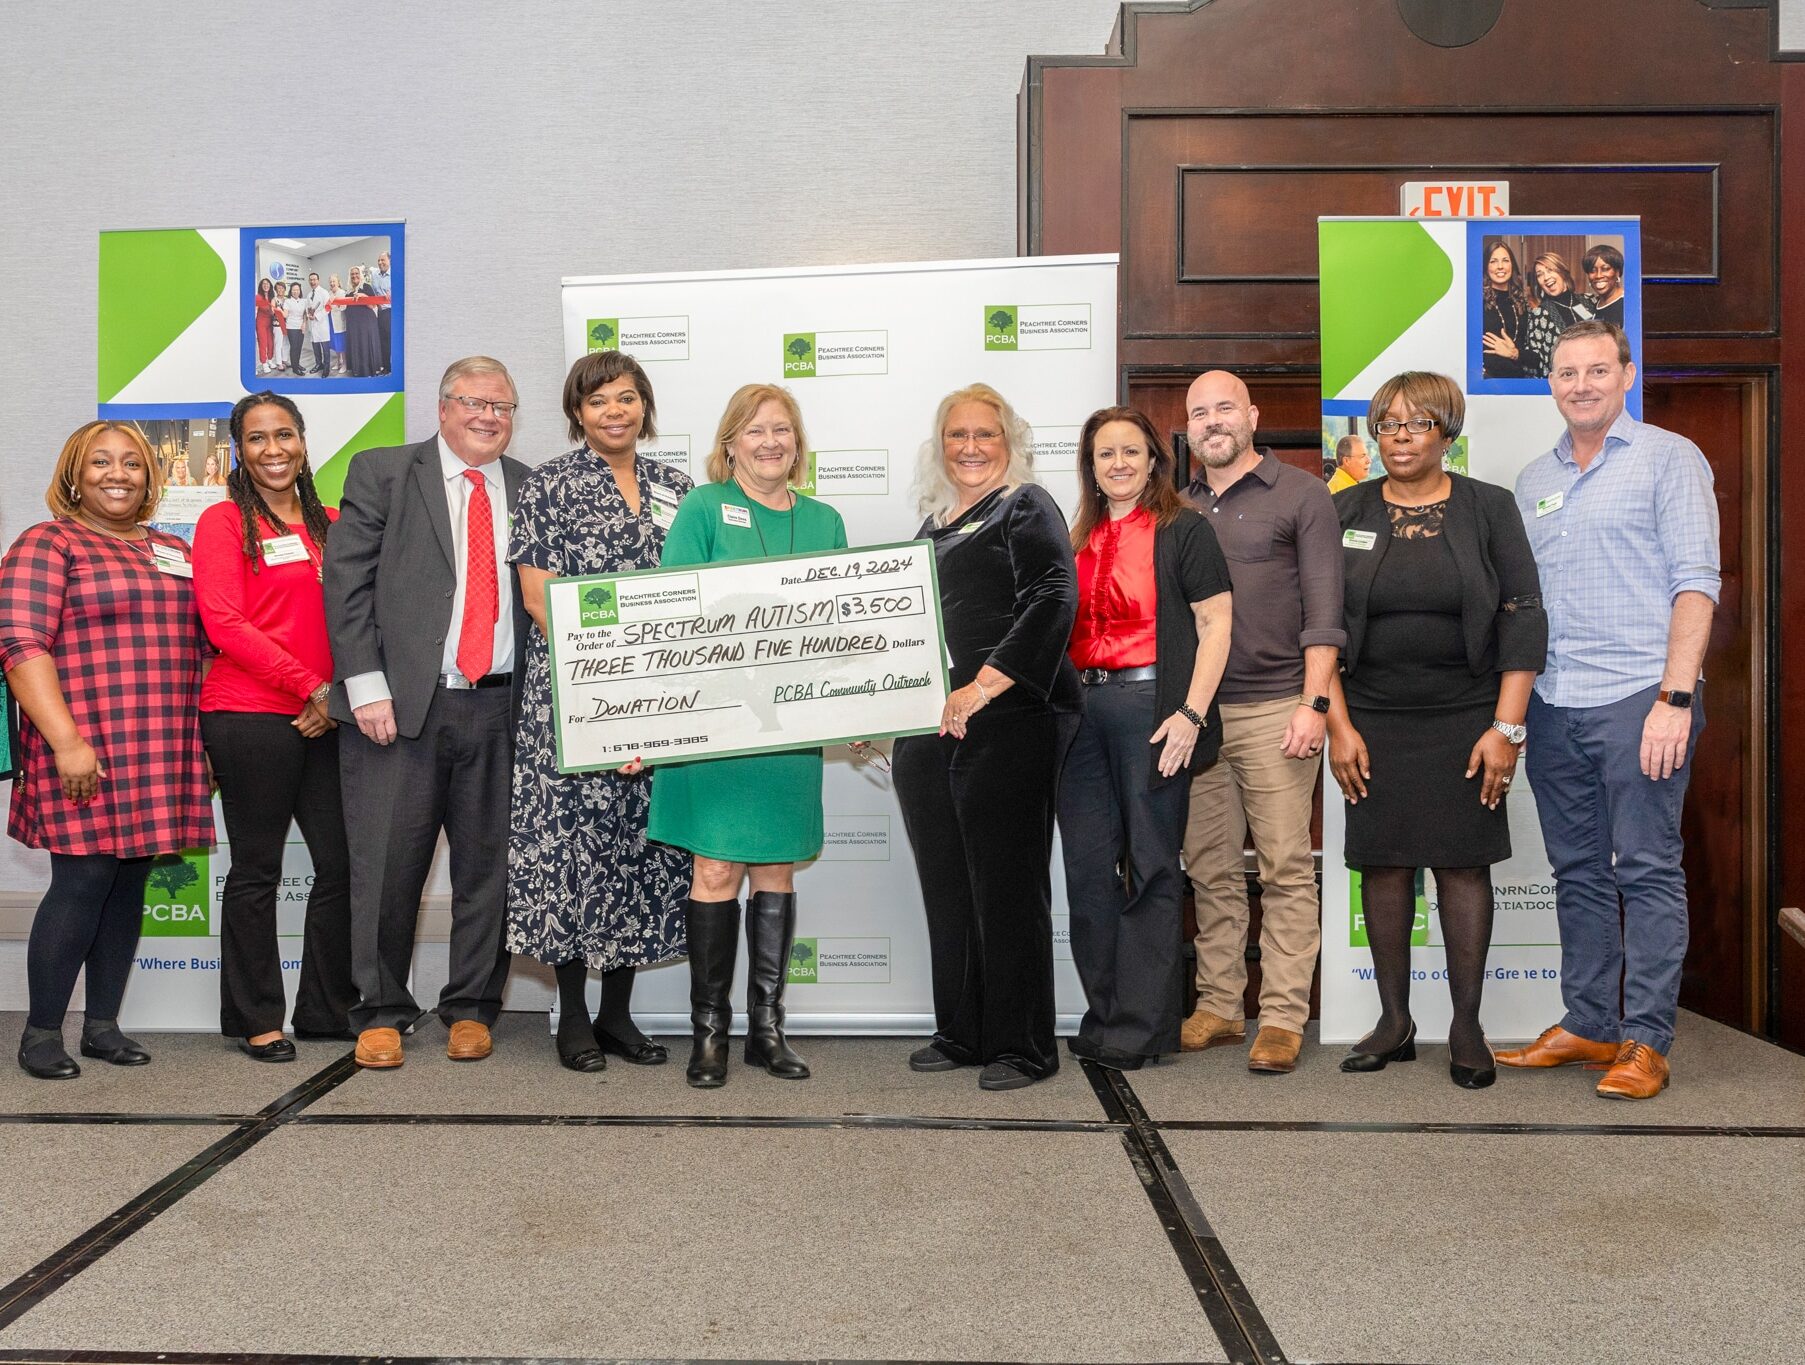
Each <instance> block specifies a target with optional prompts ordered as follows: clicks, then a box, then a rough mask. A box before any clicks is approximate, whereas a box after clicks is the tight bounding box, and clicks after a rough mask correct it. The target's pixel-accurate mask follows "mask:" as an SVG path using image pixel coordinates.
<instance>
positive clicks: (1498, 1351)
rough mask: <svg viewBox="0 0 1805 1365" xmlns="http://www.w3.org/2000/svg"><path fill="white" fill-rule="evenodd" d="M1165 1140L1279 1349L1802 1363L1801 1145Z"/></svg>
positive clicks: (1804, 1149) (1633, 1362) (1484, 1362)
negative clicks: (1251, 1294) (1280, 1347)
mask: <svg viewBox="0 0 1805 1365" xmlns="http://www.w3.org/2000/svg"><path fill="white" fill-rule="evenodd" d="M1166 1141H1167V1142H1168V1144H1169V1145H1170V1146H1171V1148H1172V1152H1173V1155H1174V1156H1175V1157H1176V1159H1177V1160H1178V1162H1179V1165H1180V1166H1181V1167H1182V1168H1183V1169H1184V1171H1185V1172H1186V1175H1187V1177H1188V1179H1189V1181H1190V1183H1191V1185H1192V1187H1193V1190H1194V1192H1195V1193H1196V1195H1197V1197H1198V1198H1199V1200H1200V1201H1201V1202H1202V1204H1203V1206H1204V1207H1205V1208H1206V1209H1207V1210H1208V1212H1209V1216H1210V1219H1211V1221H1212V1222H1213V1223H1214V1225H1215V1227H1216V1231H1217V1233H1218V1235H1219V1236H1220V1237H1221V1238H1222V1241H1223V1244H1224V1246H1225V1247H1226V1249H1227V1251H1228V1253H1229V1255H1230V1256H1231V1257H1232V1258H1233V1260H1234V1262H1235V1265H1236V1268H1237V1269H1238V1270H1239V1271H1240V1273H1241V1276H1242V1278H1243V1279H1244V1280H1245V1281H1246V1282H1247V1285H1248V1288H1249V1289H1250V1290H1251V1291H1252V1293H1253V1296H1254V1299H1255V1301H1256V1302H1257V1303H1258V1304H1259V1305H1260V1308H1261V1309H1262V1311H1263V1312H1264V1314H1265V1316H1266V1320H1267V1322H1268V1324H1269V1325H1270V1326H1271V1327H1272V1329H1273V1330H1274V1332H1275V1333H1276V1334H1277V1336H1278V1339H1279V1341H1280V1342H1281V1343H1282V1344H1283V1346H1284V1347H1285V1349H1286V1351H1287V1352H1288V1353H1289V1355H1290V1356H1291V1358H1292V1359H1293V1360H1312V1361H1459V1362H1463V1365H1491V1363H1492V1362H1496V1363H1497V1365H1522V1362H1525V1361H1533V1362H1536V1365H1565V1363H1566V1362H1571V1363H1572V1365H1651V1362H1661V1363H1662V1365H1666V1363H1667V1362H1674V1361H1688V1362H1694V1361H1696V1362H1701V1363H1704V1362H1708V1363H1709V1365H1742V1363H1743V1362H1747V1365H1779V1362H1796V1361H1798V1360H1800V1359H1801V1358H1805V1345H1802V1344H1801V1343H1805V1303H1802V1301H1801V1298H1800V1295H1799V1278H1798V1277H1799V1267H1800V1265H1801V1264H1805V1179H1802V1178H1801V1173H1802V1172H1805V1140H1793V1139H1767V1140H1751V1139H1746V1138H1662V1137H1626V1138H1601V1137H1586V1138H1573V1137H1566V1136H1560V1137H1452V1136H1444V1135H1405V1134H1382V1135H1372V1136H1367V1135H1349V1134H1317V1133H1312V1134H1269V1133H1258V1134H1255V1133H1169V1134H1167V1136H1166Z"/></svg>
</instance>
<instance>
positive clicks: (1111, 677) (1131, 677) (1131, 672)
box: [1078, 664, 1158, 686]
mask: <svg viewBox="0 0 1805 1365" xmlns="http://www.w3.org/2000/svg"><path fill="white" fill-rule="evenodd" d="M1157 673H1158V669H1157V668H1156V667H1155V666H1154V665H1153V664H1142V665H1141V666H1140V667H1139V668H1084V669H1080V670H1079V672H1078V681H1079V682H1081V683H1085V684H1088V685H1090V686H1095V685H1096V684H1098V683H1112V682H1113V683H1133V682H1152V681H1153V679H1154V677H1155V676H1156V675H1157Z"/></svg>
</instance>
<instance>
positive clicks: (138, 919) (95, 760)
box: [0, 421, 213, 1080]
mask: <svg viewBox="0 0 1805 1365" xmlns="http://www.w3.org/2000/svg"><path fill="white" fill-rule="evenodd" d="M162 492H163V467H162V464H161V463H160V462H159V461H158V460H157V459H156V458H155V457H153V456H152V455H151V452H150V447H149V446H148V445H147V444H146V443H145V440H144V436H143V434H142V433H141V432H139V431H138V429H137V428H136V427H134V426H131V425H129V424H124V423H119V422H106V421H102V422H89V423H88V424H87V425H86V426H83V427H81V428H79V429H78V430H77V431H76V432H75V434H74V435H73V436H71V437H70V438H69V439H68V441H66V442H65V443H64V444H63V453H62V455H61V456H59V457H58V459H57V462H56V473H55V474H54V475H52V476H51V480H50V491H49V492H48V493H46V494H45V495H44V501H45V502H46V503H47V504H48V505H49V507H50V511H51V513H52V514H53V515H54V517H55V520H54V521H45V522H40V523H38V524H37V525H36V526H33V527H30V528H29V529H28V530H26V532H25V533H24V534H23V535H21V536H20V537H19V538H18V540H17V541H15V542H14V543H13V547H12V549H10V550H8V551H7V552H6V558H5V559H4V561H0V667H4V668H5V670H6V681H7V684H8V686H10V687H11V688H12V690H13V693H14V695H15V696H17V697H18V699H19V706H20V709H21V710H22V711H24V713H25V714H24V717H23V720H22V721H21V724H20V726H19V773H18V776H17V777H15V778H14V779H13V800H12V813H11V817H10V818H9V820H8V821H7V833H8V834H10V835H12V837H13V838H15V839H17V840H18V841H19V842H20V843H22V844H24V845H25V846H26V847H27V848H41V849H46V850H48V851H49V854H50V887H49V889H48V890H47V891H46V892H45V893H44V899H43V901H42V902H40V903H39V905H38V913H37V916H36V917H35V918H34V919H33V920H32V924H31V943H30V946H29V947H28V948H27V950H26V959H25V961H26V976H27V980H28V982H29V986H30V992H31V1013H30V1016H29V1017H28V1019H27V1021H26V1026H25V1036H24V1037H23V1039H21V1040H20V1043H19V1065H20V1066H22V1067H23V1068H24V1069H25V1070H26V1071H27V1072H29V1073H30V1074H31V1075H33V1076H36V1077H38V1078H39V1079H40V1080H66V1079H68V1078H69V1077H72V1076H79V1075H80V1074H81V1068H80V1067H79V1066H77V1065H76V1064H75V1062H74V1061H73V1060H72V1059H71V1058H70V1056H69V1054H68V1053H67V1052H66V1051H64V1050H63V1015H64V1013H65V1012H66V1011H67V1010H68V1008H69V996H70V994H71V993H72V992H73V991H74V989H75V977H76V974H77V973H78V972H80V971H81V970H82V969H83V968H84V967H85V968H86V969H87V990H88V994H87V1016H86V1018H85V1019H84V1020H83V1022H82V1031H81V1053H82V1056H84V1057H97V1058H99V1059H100V1060H101V1061H104V1062H111V1063H113V1064H114V1065H116V1066H142V1065H143V1064H144V1063H145V1062H148V1061H149V1060H150V1054H149V1053H148V1052H146V1051H145V1050H144V1049H143V1048H142V1047H140V1046H139V1045H138V1044H137V1043H136V1042H134V1041H133V1040H132V1039H130V1038H128V1037H126V1036H125V1035H124V1034H123V1033H121V1032H120V1031H119V1023H118V1016H119V1004H120V1001H121V1000H122V999H123V998H124V996H125V982H126V975H127V973H129V972H130V971H131V965H132V954H133V953H134V952H135V951H136V950H137V947H138V930H139V926H140V925H141V924H142V923H143V918H144V884H145V880H146V878H147V877H148V876H149V874H150V860H151V858H152V857H154V856H156V855H157V854H161V853H176V852H179V851H181V850H182V849H185V848H194V847H197V846H202V845H206V844H211V843H212V842H213V812H212V809H211V807H210V805H209V803H208V800H207V776H206V764H205V761H204V760H203V759H202V757H201V745H200V727H199V726H198V724H197V723H196V717H195V703H196V702H197V701H199V699H200V688H201V655H202V651H203V649H204V648H205V640H204V638H203V637H202V635H201V628H200V621H199V620H198V618H197V617H196V616H195V613H194V592H193V589H192V588H191V586H190V584H189V575H190V572H191V570H190V567H189V563H188V547H187V546H186V545H184V544H183V543H182V542H181V540H180V539H178V538H177V537H175V536H172V535H168V534H166V533H165V532H162V531H158V530H155V529H153V528H152V527H149V526H146V525H145V524H144V523H145V522H147V521H149V520H150V518H151V514H152V513H153V512H154V511H155V510H156V506H157V499H158V498H159V497H160V496H161V495H162Z"/></svg>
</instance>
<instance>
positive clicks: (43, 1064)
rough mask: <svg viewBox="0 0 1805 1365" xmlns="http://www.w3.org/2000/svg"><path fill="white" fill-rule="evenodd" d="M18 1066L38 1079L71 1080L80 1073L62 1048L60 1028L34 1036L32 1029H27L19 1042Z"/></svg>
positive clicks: (71, 1058)
mask: <svg viewBox="0 0 1805 1365" xmlns="http://www.w3.org/2000/svg"><path fill="white" fill-rule="evenodd" d="M19 1066H20V1068H21V1069H22V1070H23V1071H24V1072H25V1074H26V1075H28V1076H36V1077H37V1078H38V1079H39V1080H40V1081H72V1080H74V1079H75V1078H76V1077H77V1076H79V1075H81V1068H80V1067H79V1066H77V1065H76V1064H75V1059H74V1058H73V1057H71V1056H70V1055H69V1054H68V1053H67V1052H65V1051H64V1050H63V1035H62V1032H61V1031H60V1030H49V1029H47V1030H45V1031H44V1033H43V1035H42V1036H38V1037H34V1036H33V1030H31V1029H27V1030H26V1031H25V1037H24V1039H23V1040H21V1041H20V1043H19Z"/></svg>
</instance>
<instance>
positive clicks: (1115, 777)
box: [1059, 408, 1234, 1071]
mask: <svg viewBox="0 0 1805 1365" xmlns="http://www.w3.org/2000/svg"><path fill="white" fill-rule="evenodd" d="M1078 470H1079V475H1078V483H1079V493H1078V518H1077V521H1076V523H1075V524H1074V525H1073V527H1072V545H1073V547H1074V548H1075V549H1076V551H1077V554H1078V623H1077V625H1076V626H1075V627H1074V629H1073V631H1072V643H1071V646H1070V648H1069V650H1068V651H1067V653H1068V654H1069V655H1070V656H1071V660H1072V663H1073V664H1075V665H1076V666H1077V668H1078V677H1079V680H1080V681H1081V682H1082V683H1083V684H1084V718H1083V720H1082V721H1081V722H1080V723H1079V726H1078V737H1077V739H1075V740H1074V741H1072V751H1071V754H1070V755H1069V756H1068V757H1067V759H1066V765H1065V773H1064V775H1063V776H1062V777H1061V778H1060V781H1059V838H1060V846H1061V848H1063V849H1064V852H1065V889H1066V900H1067V902H1068V903H1069V905H1070V907H1071V912H1072V918H1071V927H1072V964H1073V965H1074V966H1075V967H1077V969H1078V979H1079V980H1080V981H1082V982H1083V983H1084V996H1085V1001H1086V1004H1087V1005H1088V1008H1087V1009H1086V1010H1085V1012H1084V1018H1083V1020H1082V1021H1081V1022H1080V1023H1079V1025H1078V1033H1077V1035H1076V1036H1075V1037H1074V1038H1072V1040H1071V1043H1070V1046H1071V1049H1072V1055H1073V1056H1075V1057H1086V1058H1089V1059H1090V1060H1091V1061H1094V1062H1099V1063H1101V1064H1102V1065H1104V1066H1109V1067H1115V1068H1117V1069H1119V1070H1124V1071H1133V1070H1135V1069H1137V1068H1139V1067H1140V1066H1141V1065H1142V1063H1143V1062H1145V1061H1146V1059H1147V1058H1149V1057H1157V1056H1159V1055H1160V1054H1161V1053H1166V1052H1176V1051H1178V1041H1179V1040H1178V1030H1179V1024H1180V1022H1181V1019H1180V1016H1181V1014H1182V1012H1183V1000H1184V959H1183V955H1182V951H1181V949H1182V944H1183V941H1184V929H1183V920H1184V873H1183V871H1182V870H1181V869H1180V866H1179V857H1180V853H1181V851H1182V847H1183V844H1184V834H1185V815H1186V810H1187V807H1188V806H1189V804H1190V802H1189V797H1190V791H1191V776H1192V774H1194V773H1200V772H1202V771H1203V770H1204V769H1205V768H1207V767H1209V766H1210V764H1212V763H1214V762H1215V761H1216V755H1217V752H1218V751H1219V750H1220V749H1221V747H1222V711H1221V708H1220V707H1219V706H1218V705H1217V703H1216V686H1217V684H1218V683H1220V682H1221V681H1222V669H1223V666H1224V665H1225V664H1227V663H1228V639H1229V628H1230V623H1231V622H1232V620H1233V617H1234V611H1233V603H1232V599H1231V597H1230V594H1229V576H1228V561H1227V560H1225V559H1224V558H1223V557H1222V548H1221V546H1219V545H1218V544H1217V543H1216V533H1215V531H1213V530H1211V529H1210V524H1209V523H1208V522H1207V521H1205V520H1204V518H1203V516H1202V514H1201V513H1199V512H1197V511H1195V510H1193V509H1192V508H1189V507H1186V506H1185V505H1184V502H1183V500H1182V499H1181V498H1180V497H1179V495H1178V489H1177V488H1176V487H1175V486H1174V484H1173V478H1172V455H1171V452H1170V451H1168V450H1167V449H1166V443H1165V442H1164V441H1163V440H1161V439H1160V435H1159V431H1158V429H1157V428H1155V427H1154V425H1153V422H1152V421H1151V420H1150V419H1149V418H1148V417H1147V415H1146V414H1145V413H1142V412H1139V411H1137V410H1136V409H1134V408H1104V409H1103V410H1102V411H1100V412H1094V413H1092V414H1091V416H1090V420H1088V421H1087V422H1085V424H1084V429H1083V431H1082V432H1081V433H1080V434H1079V437H1078Z"/></svg>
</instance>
